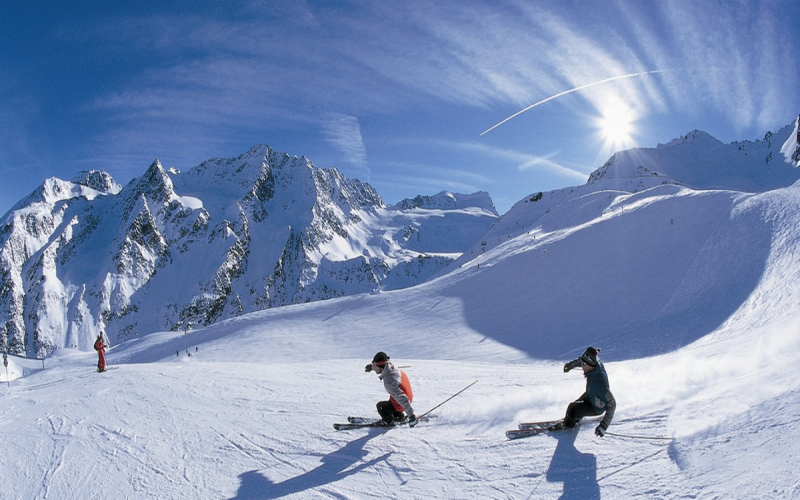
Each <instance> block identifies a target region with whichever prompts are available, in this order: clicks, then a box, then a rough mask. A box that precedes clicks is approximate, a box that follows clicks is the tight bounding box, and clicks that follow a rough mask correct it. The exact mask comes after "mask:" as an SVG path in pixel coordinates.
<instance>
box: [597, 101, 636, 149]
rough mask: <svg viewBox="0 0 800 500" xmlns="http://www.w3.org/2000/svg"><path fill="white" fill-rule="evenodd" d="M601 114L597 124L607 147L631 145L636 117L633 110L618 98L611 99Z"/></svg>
mask: <svg viewBox="0 0 800 500" xmlns="http://www.w3.org/2000/svg"><path fill="white" fill-rule="evenodd" d="M602 113H603V116H602V117H601V118H600V119H598V121H597V125H598V127H599V129H600V135H601V137H602V139H603V142H604V143H605V146H606V147H607V148H612V149H614V148H617V149H618V148H623V147H628V146H630V145H632V143H633V138H632V137H631V134H632V133H633V131H634V125H633V124H634V122H635V121H636V117H635V115H634V112H633V111H632V110H631V109H630V108H629V107H628V106H626V105H625V104H624V103H622V102H621V101H619V100H613V101H611V102H610V103H609V104H608V106H606V107H605V109H603V110H602Z"/></svg>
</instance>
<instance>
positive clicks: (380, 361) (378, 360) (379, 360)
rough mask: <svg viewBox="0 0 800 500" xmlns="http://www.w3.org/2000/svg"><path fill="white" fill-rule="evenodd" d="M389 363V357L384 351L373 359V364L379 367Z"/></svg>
mask: <svg viewBox="0 0 800 500" xmlns="http://www.w3.org/2000/svg"><path fill="white" fill-rule="evenodd" d="M387 361H389V356H387V355H386V353H385V352H383V351H380V352H378V354H376V355H375V357H373V358H372V363H373V364H376V365H378V366H384V365H385V364H386V362H387Z"/></svg>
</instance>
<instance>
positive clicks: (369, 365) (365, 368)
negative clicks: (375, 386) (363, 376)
mask: <svg viewBox="0 0 800 500" xmlns="http://www.w3.org/2000/svg"><path fill="white" fill-rule="evenodd" d="M364 371H365V372H367V373H369V372H371V371H372V363H370V364H368V365H367V366H365V367H364Z"/></svg>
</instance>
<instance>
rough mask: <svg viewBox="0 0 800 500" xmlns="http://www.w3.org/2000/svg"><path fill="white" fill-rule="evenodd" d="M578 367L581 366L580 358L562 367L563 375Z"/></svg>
mask: <svg viewBox="0 0 800 500" xmlns="http://www.w3.org/2000/svg"><path fill="white" fill-rule="evenodd" d="M579 366H581V358H577V359H573V360H572V361H570V362H569V363H567V364H565V365H564V373H567V372H568V371H570V370H572V369H573V368H577V367H579Z"/></svg>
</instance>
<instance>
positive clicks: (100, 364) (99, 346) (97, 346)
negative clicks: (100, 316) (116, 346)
mask: <svg viewBox="0 0 800 500" xmlns="http://www.w3.org/2000/svg"><path fill="white" fill-rule="evenodd" d="M94 350H95V351H97V371H98V372H104V371H106V343H105V340H104V339H103V332H100V335H98V336H97V340H95V341H94Z"/></svg>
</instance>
